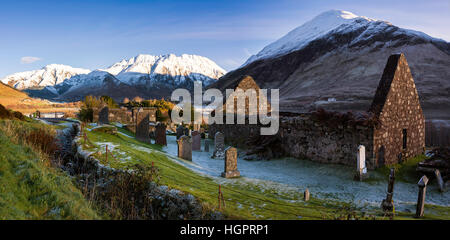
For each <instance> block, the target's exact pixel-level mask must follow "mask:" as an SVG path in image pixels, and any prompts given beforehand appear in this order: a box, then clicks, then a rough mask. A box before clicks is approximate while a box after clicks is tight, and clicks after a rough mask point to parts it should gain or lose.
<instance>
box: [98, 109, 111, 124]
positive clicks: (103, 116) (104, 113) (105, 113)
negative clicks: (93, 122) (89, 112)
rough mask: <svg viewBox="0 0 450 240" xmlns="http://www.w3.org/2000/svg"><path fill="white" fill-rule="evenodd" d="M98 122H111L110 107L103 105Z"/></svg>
mask: <svg viewBox="0 0 450 240" xmlns="http://www.w3.org/2000/svg"><path fill="white" fill-rule="evenodd" d="M98 124H109V108H108V107H107V106H104V107H101V108H100V110H99V112H98Z"/></svg>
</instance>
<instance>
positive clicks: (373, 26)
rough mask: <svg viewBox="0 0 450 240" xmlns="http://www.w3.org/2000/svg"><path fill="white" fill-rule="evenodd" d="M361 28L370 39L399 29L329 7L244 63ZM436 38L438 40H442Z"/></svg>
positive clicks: (411, 33) (402, 30) (279, 54)
mask: <svg viewBox="0 0 450 240" xmlns="http://www.w3.org/2000/svg"><path fill="white" fill-rule="evenodd" d="M361 27H367V29H366V30H365V31H364V32H363V33H362V35H361V36H360V38H370V36H371V35H373V34H376V33H377V32H382V31H385V30H388V29H389V28H391V27H392V28H397V27H395V26H393V25H392V24H391V23H389V22H386V21H380V20H375V19H371V18H368V17H364V16H357V15H355V14H353V13H351V12H348V11H341V10H330V11H326V12H324V13H322V14H320V15H318V16H316V17H315V18H314V19H312V20H310V21H308V22H306V23H304V24H303V25H301V26H299V27H297V28H295V29H294V30H292V31H290V32H289V33H288V34H286V35H285V36H283V37H282V38H280V39H278V40H276V41H275V42H273V43H271V44H269V45H267V46H266V47H264V48H263V49H262V50H261V51H260V52H259V53H258V54H256V55H253V56H251V57H250V58H249V59H248V60H247V61H246V62H245V63H244V66H245V65H247V64H249V63H251V62H254V61H256V60H260V59H266V58H273V57H277V56H281V55H284V54H287V53H289V52H293V51H296V50H299V49H301V48H303V47H305V46H306V45H307V44H308V43H310V42H311V41H313V40H315V39H318V38H321V37H323V36H325V35H327V34H329V33H331V32H332V31H336V32H350V31H354V30H357V29H358V28H361ZM397 30H398V34H408V35H411V36H418V37H423V38H427V39H430V40H432V39H433V38H432V37H430V36H428V35H426V34H425V33H422V32H418V31H414V30H408V29H400V28H399V29H397ZM358 40H359V39H358V38H357V39H354V40H353V42H357V41H358ZM434 40H436V41H439V39H434Z"/></svg>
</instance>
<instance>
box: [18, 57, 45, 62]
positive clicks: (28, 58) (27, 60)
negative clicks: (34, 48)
mask: <svg viewBox="0 0 450 240" xmlns="http://www.w3.org/2000/svg"><path fill="white" fill-rule="evenodd" d="M40 60H42V59H40V58H38V57H29V56H28V57H22V58H21V59H20V63H22V64H30V63H34V62H36V61H40Z"/></svg>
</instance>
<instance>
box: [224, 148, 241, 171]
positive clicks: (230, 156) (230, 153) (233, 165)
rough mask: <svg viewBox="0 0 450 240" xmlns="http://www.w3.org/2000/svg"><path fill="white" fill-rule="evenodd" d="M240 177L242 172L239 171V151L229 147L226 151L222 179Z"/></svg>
mask: <svg viewBox="0 0 450 240" xmlns="http://www.w3.org/2000/svg"><path fill="white" fill-rule="evenodd" d="M240 175H241V174H240V172H239V171H238V170H237V150H236V148H234V147H229V148H227V150H226V151H225V169H224V172H223V173H222V177H224V178H234V177H239V176H240Z"/></svg>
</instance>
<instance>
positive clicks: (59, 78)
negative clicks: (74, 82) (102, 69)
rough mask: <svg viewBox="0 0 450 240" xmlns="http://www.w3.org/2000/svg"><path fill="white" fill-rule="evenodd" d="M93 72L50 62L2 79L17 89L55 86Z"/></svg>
mask: <svg viewBox="0 0 450 240" xmlns="http://www.w3.org/2000/svg"><path fill="white" fill-rule="evenodd" d="M89 72H91V71H90V70H88V69H83V68H73V67H71V66H66V65H61V64H50V65H47V66H45V67H43V68H42V69H39V70H34V71H27V72H20V73H14V74H11V75H8V76H6V77H5V78H3V79H1V81H2V82H3V83H5V84H8V85H9V86H12V87H14V88H16V89H20V90H23V89H27V88H36V87H46V86H54V85H57V84H60V83H62V82H64V81H65V80H68V79H70V78H71V77H73V76H76V75H79V74H87V73H89Z"/></svg>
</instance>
